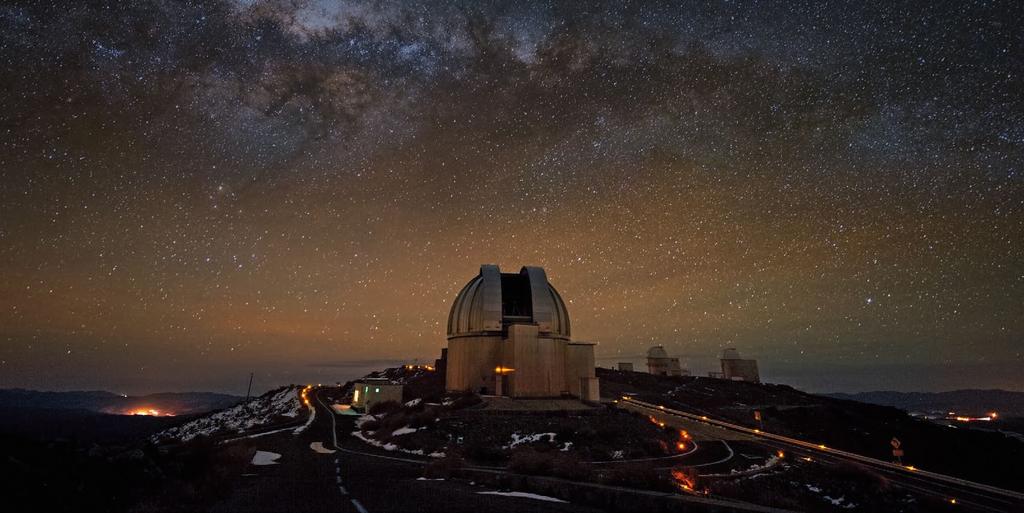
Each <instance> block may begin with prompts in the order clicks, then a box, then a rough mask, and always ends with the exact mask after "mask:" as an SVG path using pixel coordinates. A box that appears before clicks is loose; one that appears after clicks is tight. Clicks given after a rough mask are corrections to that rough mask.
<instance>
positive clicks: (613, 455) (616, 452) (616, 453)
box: [612, 451, 626, 460]
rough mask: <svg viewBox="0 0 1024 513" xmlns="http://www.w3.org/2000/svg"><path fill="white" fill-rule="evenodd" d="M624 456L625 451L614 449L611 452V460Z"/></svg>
mask: <svg viewBox="0 0 1024 513" xmlns="http://www.w3.org/2000/svg"><path fill="white" fill-rule="evenodd" d="M625 457H626V451H615V452H613V453H612V459H613V460H621V459H623V458H625Z"/></svg>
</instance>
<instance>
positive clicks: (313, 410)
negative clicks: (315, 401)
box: [292, 406, 316, 435]
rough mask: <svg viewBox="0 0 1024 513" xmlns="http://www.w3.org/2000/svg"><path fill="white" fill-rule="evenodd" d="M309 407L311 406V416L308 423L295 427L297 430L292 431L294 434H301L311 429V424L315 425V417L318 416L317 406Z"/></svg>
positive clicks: (307, 420)
mask: <svg viewBox="0 0 1024 513" xmlns="http://www.w3.org/2000/svg"><path fill="white" fill-rule="evenodd" d="M308 408H309V418H308V419H306V423H305V424H303V425H301V426H299V427H297V428H295V431H292V434H293V435H301V434H302V433H303V432H304V431H306V430H307V429H309V426H312V425H313V419H315V418H316V408H314V407H312V406H309V407H308Z"/></svg>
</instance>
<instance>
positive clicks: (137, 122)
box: [0, 0, 1024, 393]
mask: <svg viewBox="0 0 1024 513" xmlns="http://www.w3.org/2000/svg"><path fill="white" fill-rule="evenodd" d="M1022 19H1024V7H1022V4H1021V3H1020V2H1015V1H1006V2H980V1H964V2H959V1H957V2H945V3H934V2H917V3H909V4H908V3H904V2H888V1H886V2H877V3H875V2H860V1H853V0H851V1H850V2H818V1H808V2H801V1H791V2H771V3H759V2H707V3H705V2H693V3H684V4H679V3H673V4H659V3H657V2H648V1H643V2H639V1H638V2H631V3H630V2H626V3H619V2H608V3H592V2H550V3H548V2H507V3H505V2H476V1H467V2H465V3H442V2H424V3H418V2H414V1H403V2H395V3H376V2H369V3H365V2H345V3H344V4H341V3H337V4H336V3H335V2H309V1H303V0H290V1H285V0H281V1H209V2H197V3H196V2H175V1H145V0H140V1H132V2H114V1H111V2H85V1H83V2H56V3H53V4H46V3H43V2H13V3H10V2H8V3H6V4H5V6H3V7H0V70H2V75H0V387H15V386H18V387H32V388H43V389H80V388H99V389H108V390H112V391H124V392H131V393H138V392H147V391H157V390H199V389H208V390H224V391H232V392H236V393H238V392H241V393H244V390H245V384H246V381H247V379H248V373H249V372H250V371H252V370H255V371H256V373H257V388H268V387H272V386H276V385H278V384H283V383H286V382H290V381H309V380H323V381H334V380H338V379H347V378H350V377H352V376H353V375H355V374H359V373H361V372H362V370H363V368H364V367H365V368H374V367H379V366H380V365H383V364H384V363H386V361H389V360H400V361H411V360H412V359H414V358H419V359H420V361H421V362H424V361H427V360H428V359H432V358H434V357H436V355H437V353H438V352H439V350H440V348H441V347H443V346H444V344H445V338H444V325H445V321H446V318H447V314H448V309H449V307H450V304H451V301H452V299H453V298H454V296H455V294H456V293H457V292H458V290H459V289H460V288H461V287H462V285H464V284H465V282H466V281H468V280H469V279H470V278H471V277H473V276H474V275H475V274H476V273H477V271H478V269H479V265H480V264H481V263H496V264H499V265H501V266H502V267H503V269H505V270H506V271H513V272H514V271H516V270H518V268H519V266H521V265H540V266H543V267H545V268H546V270H547V272H548V276H549V278H550V280H551V282H552V283H553V284H554V285H555V287H556V288H558V290H559V291H560V292H561V295H562V296H563V297H564V298H565V300H566V301H567V303H568V307H569V313H570V315H571V317H572V320H573V335H574V337H575V338H577V339H582V340H589V341H595V342H598V343H599V345H598V347H597V354H598V357H599V361H598V363H599V364H603V365H612V364H614V363H615V362H616V361H620V360H629V359H634V360H635V361H637V362H638V363H639V361H640V360H639V356H640V355H641V354H642V353H644V351H645V350H646V348H647V347H649V346H650V345H652V344H655V343H660V344H664V345H665V346H666V348H667V349H668V351H669V352H670V353H672V354H675V355H680V356H682V357H683V359H684V365H688V366H689V367H690V368H691V369H692V370H693V371H694V372H695V373H700V374H703V373H706V372H707V371H708V370H711V366H712V365H713V363H714V360H713V358H714V357H715V355H716V354H717V353H718V352H719V351H720V350H721V349H722V348H724V347H737V348H739V349H740V351H741V352H742V353H743V354H744V356H749V357H756V358H758V359H759V361H760V366H761V369H762V375H763V376H764V377H765V378H766V379H768V380H769V381H776V382H785V383H790V384H793V385H796V386H800V387H803V388H806V389H809V390H813V391H847V390H869V389H887V388H895V389H904V390H943V389H953V388H959V387H1003V388H1008V389H1016V390H1024V169H1022V166H1024V27H1022V26H1021V20H1022Z"/></svg>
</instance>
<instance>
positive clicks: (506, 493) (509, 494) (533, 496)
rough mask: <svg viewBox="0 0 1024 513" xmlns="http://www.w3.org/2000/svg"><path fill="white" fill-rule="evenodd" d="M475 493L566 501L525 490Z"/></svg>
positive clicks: (479, 493)
mask: <svg viewBox="0 0 1024 513" xmlns="http://www.w3.org/2000/svg"><path fill="white" fill-rule="evenodd" d="M476 493H477V495H502V496H505V497H519V498H522V499H534V500H538V501H547V502H561V503H567V502H566V501H563V500H562V499H556V498H554V497H548V496H547V495H537V494H535V493H526V492H476Z"/></svg>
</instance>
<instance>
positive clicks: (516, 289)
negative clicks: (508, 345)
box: [448, 265, 570, 339]
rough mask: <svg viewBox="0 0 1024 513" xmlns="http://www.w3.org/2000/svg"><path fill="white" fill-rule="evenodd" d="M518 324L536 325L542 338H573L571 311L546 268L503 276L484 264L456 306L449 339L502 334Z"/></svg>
mask: <svg viewBox="0 0 1024 513" xmlns="http://www.w3.org/2000/svg"><path fill="white" fill-rule="evenodd" d="M515 323H532V324H536V325H537V327H538V328H539V331H540V335H541V336H546V337H554V338H564V339H569V335H570V331H569V312H568V311H567V310H566V308H565V302H564V301H562V297H561V296H560V295H559V294H558V291H557V290H555V288H554V287H552V286H551V284H550V283H548V278H547V274H545V273H544V269H541V268H540V267H523V268H522V269H520V271H519V272H518V273H502V272H501V270H500V269H498V266H496V265H482V266H480V274H478V275H477V276H476V277H475V278H473V279H472V280H470V281H469V283H467V284H466V286H465V287H463V288H462V290H461V291H460V292H459V294H458V296H456V297H455V302H454V303H452V310H451V313H450V314H449V315H448V338H455V337H462V336H480V335H489V334H493V335H500V334H502V333H503V331H504V330H505V328H506V327H507V326H508V325H509V324H515Z"/></svg>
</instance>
